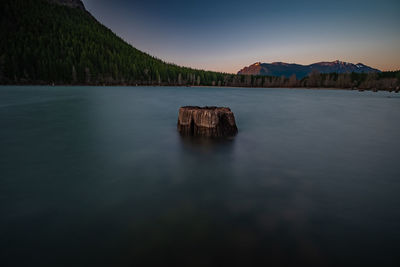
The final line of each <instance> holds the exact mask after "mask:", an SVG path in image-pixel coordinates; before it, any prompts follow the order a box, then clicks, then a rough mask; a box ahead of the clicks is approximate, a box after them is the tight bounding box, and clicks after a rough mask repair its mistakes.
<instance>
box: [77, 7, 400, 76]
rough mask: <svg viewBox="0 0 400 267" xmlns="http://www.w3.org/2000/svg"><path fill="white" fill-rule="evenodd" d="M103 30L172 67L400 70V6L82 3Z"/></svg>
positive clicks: (221, 69) (228, 69) (227, 69)
mask: <svg viewBox="0 0 400 267" xmlns="http://www.w3.org/2000/svg"><path fill="white" fill-rule="evenodd" d="M84 3H85V5H86V8H87V9H88V10H89V11H90V12H91V13H92V14H93V15H94V16H95V17H96V18H97V19H98V20H99V21H100V22H102V23H103V24H105V25H106V26H107V27H109V28H111V29H112V30H113V31H114V32H115V33H117V34H118V35H119V36H121V37H122V38H124V39H125V40H126V41H128V42H129V43H131V44H132V45H133V46H135V47H136V48H138V49H140V50H142V51H145V52H148V53H150V54H151V55H154V56H156V57H159V58H161V59H163V60H166V61H168V62H173V63H176V64H179V65H185V66H190V67H196V68H202V69H209V70H217V71H225V72H237V71H238V70H239V69H241V68H242V67H243V66H245V65H249V64H252V63H254V62H257V61H262V62H274V61H285V62H295V63H300V64H309V63H314V62H317V61H332V60H336V59H339V60H343V61H350V62H353V63H358V62H362V63H365V64H368V65H371V66H373V67H377V68H380V69H383V70H391V69H400V15H399V14H400V0H379V1H378V0H347V1H344V0H336V1H334V0H331V1H316V0H306V1H296V0H280V1H269V0H264V1H261V0H253V1H245V0H242V1H237V0H232V1H227V0H222V1H218V0H214V1H212V0H203V1H182V0H169V1H161V0H147V1H136V0H133V1H128V0H113V1H109V0H84Z"/></svg>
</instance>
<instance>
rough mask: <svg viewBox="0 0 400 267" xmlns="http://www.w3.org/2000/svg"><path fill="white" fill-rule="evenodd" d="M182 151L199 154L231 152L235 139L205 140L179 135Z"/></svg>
mask: <svg viewBox="0 0 400 267" xmlns="http://www.w3.org/2000/svg"><path fill="white" fill-rule="evenodd" d="M179 136H180V141H181V145H182V148H183V149H187V150H191V151H196V152H201V153H213V152H217V151H220V150H221V149H223V150H225V151H228V152H229V151H232V150H233V149H234V145H235V137H227V138H206V137H194V136H184V135H179Z"/></svg>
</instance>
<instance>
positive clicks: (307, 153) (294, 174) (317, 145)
mask: <svg viewBox="0 0 400 267" xmlns="http://www.w3.org/2000/svg"><path fill="white" fill-rule="evenodd" d="M185 105H208V106H210V105H216V106H229V107H230V108H231V109H232V111H233V112H234V113H235V117H236V122H237V125H238V128H239V134H238V135H237V136H236V138H235V139H234V140H225V141H218V142H217V141H201V142H200V141H198V140H190V139H189V140H188V139H182V138H181V137H180V136H179V134H178V133H177V129H176V124H177V118H178V109H179V107H180V106H185ZM399 249H400V95H398V94H394V93H387V92H379V93H373V92H362V93H361V92H358V91H344V90H305V89H256V88H206V87H203V88H194V87H192V88H186V87H40V86H36V87H6V86H3V87H0V265H1V266H4V267H5V266H166V265H167V264H174V265H172V266H234V265H235V266H256V265H257V266H267V265H270V266H304V265H307V266H356V265H361V264H365V265H372V266H399V265H398V264H399V263H400V261H399Z"/></svg>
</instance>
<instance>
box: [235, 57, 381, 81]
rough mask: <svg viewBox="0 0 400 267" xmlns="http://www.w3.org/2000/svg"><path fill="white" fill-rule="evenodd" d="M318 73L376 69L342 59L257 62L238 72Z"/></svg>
mask: <svg viewBox="0 0 400 267" xmlns="http://www.w3.org/2000/svg"><path fill="white" fill-rule="evenodd" d="M313 71H314V72H315V71H317V72H319V73H352V72H354V73H377V72H381V71H380V70H378V69H374V68H372V67H369V66H366V65H364V64H362V63H357V64H353V63H348V62H343V61H339V60H336V61H332V62H318V63H314V64H310V65H300V64H289V63H284V62H273V63H261V62H257V63H254V64H252V65H250V66H248V67H245V68H243V69H241V70H240V71H239V72H238V74H246V75H265V76H285V77H290V76H292V75H296V77H297V78H298V79H302V78H304V77H306V76H308V75H309V74H310V73H311V72H313Z"/></svg>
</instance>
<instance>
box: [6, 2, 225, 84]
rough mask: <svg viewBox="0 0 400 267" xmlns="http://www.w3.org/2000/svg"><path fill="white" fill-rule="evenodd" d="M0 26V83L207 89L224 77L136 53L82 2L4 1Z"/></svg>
mask: <svg viewBox="0 0 400 267" xmlns="http://www.w3.org/2000/svg"><path fill="white" fill-rule="evenodd" d="M57 3H58V4H57ZM0 25H1V28H0V34H1V40H0V83H2V84H24V83H25V84H49V83H56V84H163V85H178V84H202V85H211V84H216V83H218V81H221V80H223V78H224V74H222V73H216V72H208V71H200V70H194V69H190V68H184V67H178V66H176V65H173V64H167V63H165V62H163V61H161V60H159V59H156V58H154V57H152V56H150V55H148V54H146V53H143V52H141V51H139V50H137V49H136V48H134V47H132V46H131V45H129V44H128V43H126V42H125V41H123V40H122V39H121V38H119V37H118V36H117V35H115V34H114V33H113V32H112V31H111V30H109V29H108V28H106V27H104V26H103V25H102V24H100V23H99V22H98V21H96V19H94V18H93V17H92V16H91V15H90V14H89V13H88V12H87V11H86V10H85V8H84V6H83V3H82V2H81V1H80V0H48V1H46V0H2V1H1V3H0Z"/></svg>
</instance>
